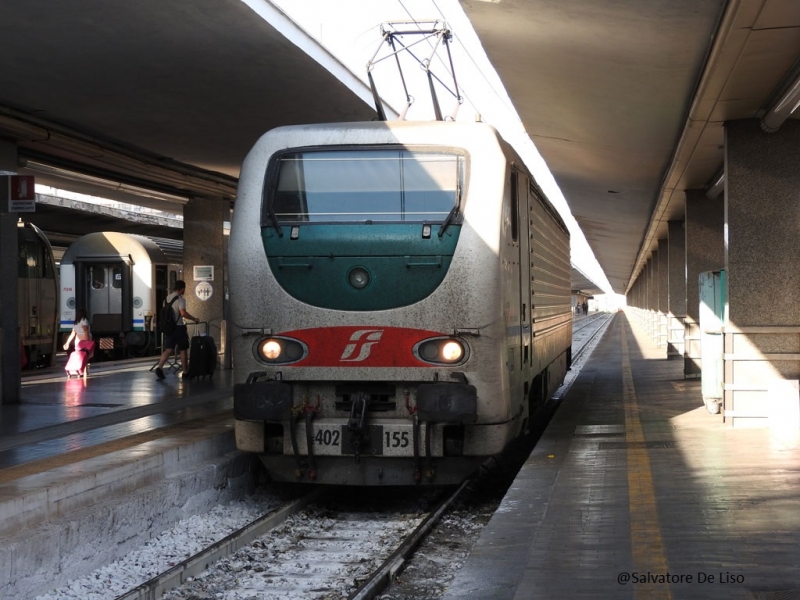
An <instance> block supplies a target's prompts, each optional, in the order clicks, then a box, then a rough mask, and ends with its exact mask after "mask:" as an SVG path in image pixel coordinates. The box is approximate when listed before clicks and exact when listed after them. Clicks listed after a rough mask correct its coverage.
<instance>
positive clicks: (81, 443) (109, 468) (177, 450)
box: [0, 357, 235, 536]
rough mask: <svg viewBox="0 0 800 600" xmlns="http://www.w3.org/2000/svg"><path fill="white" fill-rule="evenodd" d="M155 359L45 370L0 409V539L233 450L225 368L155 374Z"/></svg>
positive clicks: (29, 378) (25, 382) (25, 379)
mask: <svg viewBox="0 0 800 600" xmlns="http://www.w3.org/2000/svg"><path fill="white" fill-rule="evenodd" d="M154 362H155V359H154V358H152V357H151V358H149V359H146V360H145V359H140V360H132V361H121V362H118V363H102V362H99V363H93V364H92V365H91V367H90V369H89V375H88V377H87V378H86V379H82V378H80V379H78V378H72V379H67V377H66V374H65V373H64V371H63V365H62V366H61V368H58V367H54V368H52V369H47V370H43V371H37V372H35V373H33V374H26V375H25V376H24V377H23V380H22V394H21V396H22V398H21V402H20V403H19V404H15V405H3V406H0V536H2V535H3V534H5V533H8V532H12V531H15V530H17V529H19V528H20V527H22V526H26V525H29V524H31V523H38V522H41V521H43V520H47V519H50V518H52V517H53V516H54V515H61V514H65V513H66V512H67V510H68V508H69V507H71V506H85V505H87V504H90V503H91V502H95V501H97V500H98V499H100V498H102V497H104V495H105V494H109V493H113V492H118V491H120V490H125V489H128V488H130V489H135V488H136V487H137V486H140V485H144V484H145V483H147V482H150V481H154V480H157V479H158V478H159V477H166V476H168V475H169V473H171V472H175V471H176V470H178V469H181V468H184V469H185V468H187V467H188V466H189V465H191V464H192V463H193V462H197V461H199V460H203V459H207V458H208V457H209V456H211V455H214V454H224V453H227V452H232V451H235V444H234V441H233V411H232V405H233V400H232V388H233V383H232V379H233V377H232V372H231V371H229V370H220V369H218V370H217V371H216V372H215V373H214V375H213V377H212V378H209V377H206V378H205V379H192V380H184V379H182V378H180V377H179V376H178V373H179V372H178V371H177V370H174V371H171V372H167V373H166V378H165V379H163V380H159V379H158V378H157V377H156V375H155V373H154V372H153V371H151V370H150V369H151V367H152V366H153V364H154Z"/></svg>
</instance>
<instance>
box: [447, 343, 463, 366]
mask: <svg viewBox="0 0 800 600" xmlns="http://www.w3.org/2000/svg"><path fill="white" fill-rule="evenodd" d="M462 356H464V348H463V347H462V346H461V344H459V343H458V342H455V341H453V340H450V341H449V342H447V343H445V345H444V346H442V358H443V359H445V360H446V361H447V362H458V361H459V360H461V357H462Z"/></svg>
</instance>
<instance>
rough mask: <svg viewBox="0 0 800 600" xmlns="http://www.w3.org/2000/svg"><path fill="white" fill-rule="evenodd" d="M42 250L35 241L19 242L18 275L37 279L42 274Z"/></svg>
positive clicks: (23, 277)
mask: <svg viewBox="0 0 800 600" xmlns="http://www.w3.org/2000/svg"><path fill="white" fill-rule="evenodd" d="M41 254H42V250H41V248H40V247H39V245H38V244H36V243H34V242H22V243H20V244H19V257H18V261H17V275H18V276H19V277H20V278H22V279H35V278H38V277H41V276H42V256H41Z"/></svg>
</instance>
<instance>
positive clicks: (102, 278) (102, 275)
mask: <svg viewBox="0 0 800 600" xmlns="http://www.w3.org/2000/svg"><path fill="white" fill-rule="evenodd" d="M89 278H90V279H91V281H92V289H93V290H102V289H103V288H105V287H106V270H105V269H103V268H98V269H96V268H94V267H89Z"/></svg>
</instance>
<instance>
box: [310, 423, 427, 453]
mask: <svg viewBox="0 0 800 600" xmlns="http://www.w3.org/2000/svg"><path fill="white" fill-rule="evenodd" d="M413 436H414V432H413V428H412V426H411V425H410V424H409V425H368V426H367V427H365V428H364V430H363V431H362V432H361V433H360V434H358V433H355V432H352V431H350V430H349V429H348V428H347V425H334V424H321V423H320V424H314V435H313V436H312V439H313V442H314V454H319V455H341V454H356V453H358V454H362V455H370V454H371V455H383V456H413V455H414V437H413Z"/></svg>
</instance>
